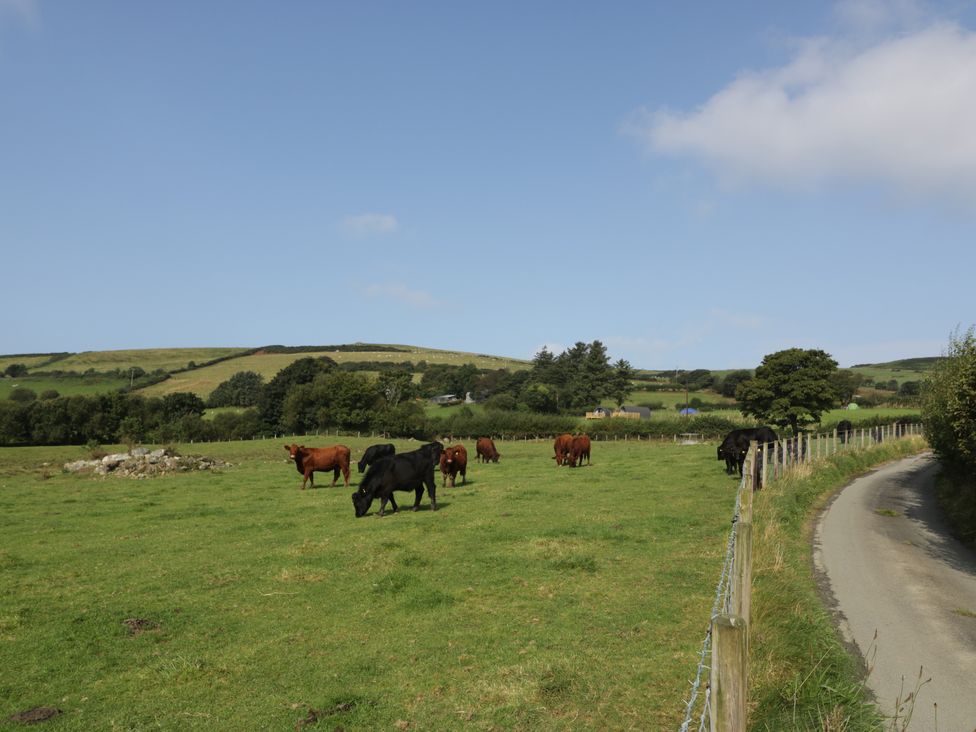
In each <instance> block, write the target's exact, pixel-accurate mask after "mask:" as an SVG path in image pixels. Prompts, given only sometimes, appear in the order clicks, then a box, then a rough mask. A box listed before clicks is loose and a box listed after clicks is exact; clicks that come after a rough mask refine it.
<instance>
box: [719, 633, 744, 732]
mask: <svg viewBox="0 0 976 732" xmlns="http://www.w3.org/2000/svg"><path fill="white" fill-rule="evenodd" d="M746 633H747V624H746V621H745V620H744V619H743V618H741V617H739V616H738V615H717V616H716V617H715V618H714V619H713V620H712V668H711V673H710V682H711V684H710V685H711V691H712V693H711V696H712V699H711V705H712V709H711V714H710V715H709V729H710V730H711V732H741V731H742V730H745V729H746V683H747V679H748V674H749V659H748V655H747V647H748V646H747V642H748V638H747V635H746Z"/></svg>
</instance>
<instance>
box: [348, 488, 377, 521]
mask: <svg viewBox="0 0 976 732" xmlns="http://www.w3.org/2000/svg"><path fill="white" fill-rule="evenodd" d="M352 505H353V508H355V509H356V518H362V517H363V516H365V515H366V514H367V513H368V512H369V507H370V506H372V505H373V497H372V496H371V495H369V494H368V493H364V492H363V491H356V492H355V493H353V494H352Z"/></svg>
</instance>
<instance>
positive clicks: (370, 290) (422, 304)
mask: <svg viewBox="0 0 976 732" xmlns="http://www.w3.org/2000/svg"><path fill="white" fill-rule="evenodd" d="M365 293H366V295H367V296H368V297H381V298H389V299H392V300H396V301H398V302H401V303H403V304H404V305H409V306H410V307H413V308H419V309H422V310H428V309H430V308H433V307H434V306H435V305H437V300H435V299H434V296H433V295H431V294H430V293H429V292H424V291H423V290H411V289H410V288H409V287H407V286H406V285H401V284H388V285H368V286H367V287H366V289H365Z"/></svg>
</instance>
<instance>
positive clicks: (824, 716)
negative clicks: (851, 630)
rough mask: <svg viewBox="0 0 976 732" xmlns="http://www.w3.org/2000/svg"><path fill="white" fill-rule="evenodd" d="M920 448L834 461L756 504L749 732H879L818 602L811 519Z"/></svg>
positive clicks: (855, 672)
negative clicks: (853, 483) (840, 494)
mask: <svg viewBox="0 0 976 732" xmlns="http://www.w3.org/2000/svg"><path fill="white" fill-rule="evenodd" d="M924 446H925V443H924V442H923V441H922V440H921V439H919V438H912V439H905V440H899V441H896V442H894V443H889V444H887V445H883V446H879V447H875V448H872V449H869V450H865V451H863V452H856V453H855V452H851V453H842V454H840V455H837V456H834V457H832V458H831V459H830V460H829V461H828V462H827V463H826V464H825V465H823V466H822V467H821V468H820V469H818V470H817V471H816V472H812V471H811V470H810V469H809V468H807V469H805V470H798V471H796V472H795V473H794V474H793V475H792V476H788V477H787V478H785V479H783V480H780V481H778V482H775V483H772V484H771V485H770V486H769V487H768V488H766V489H764V490H762V491H760V492H758V493H757V494H756V498H755V508H754V510H755V516H756V519H755V520H756V532H755V534H754V545H753V558H754V569H753V605H752V607H753V626H752V627H753V630H752V634H751V637H750V664H751V667H750V707H751V709H750V719H751V725H750V727H751V728H752V729H755V730H785V729H790V730H830V731H831V732H833V731H835V730H845V731H849V732H859V731H861V730H881V729H885V720H884V719H883V718H882V717H881V716H880V714H879V713H878V711H877V710H876V708H875V707H874V705H873V704H871V703H870V702H869V700H868V698H867V695H866V693H865V688H864V674H863V669H862V668H861V667H860V662H859V660H858V659H855V658H852V657H851V656H850V655H849V654H848V652H847V650H846V649H845V647H844V645H843V642H842V641H841V639H840V636H839V635H838V632H837V630H836V629H835V627H834V623H833V620H832V618H831V616H830V613H829V612H828V610H826V609H825V608H824V606H823V603H822V602H821V600H820V598H819V596H818V594H817V588H816V582H815V579H814V576H813V567H812V562H811V559H810V545H811V540H812V531H813V525H814V517H815V515H816V513H817V511H818V510H819V509H820V508H822V507H823V506H824V505H825V503H826V501H827V500H828V499H829V498H830V497H831V496H832V495H833V494H834V493H836V492H837V491H838V490H840V489H841V488H842V487H843V486H844V485H846V484H847V483H848V482H850V480H851V479H853V478H854V477H856V476H857V475H860V474H862V473H864V472H866V471H868V470H869V469H870V468H872V467H874V466H876V465H878V464H880V463H883V462H887V461H889V460H894V459H898V458H901V457H905V456H907V455H911V454H915V453H918V452H919V451H921V450H922V449H923V448H924Z"/></svg>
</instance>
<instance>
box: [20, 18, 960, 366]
mask: <svg viewBox="0 0 976 732" xmlns="http://www.w3.org/2000/svg"><path fill="white" fill-rule="evenodd" d="M974 224H976V6H974V4H973V3H971V2H947V3H921V2H912V1H911V0H896V1H892V2H882V1H881V0H851V1H849V2H840V3H834V4H827V3H825V4H814V3H802V4H801V3H781V2H768V3H766V2H755V3H717V2H715V3H681V4H679V3H646V2H633V3H627V2H617V3H578V2H564V1H562V2H532V3H523V2H518V3H516V2H511V3H509V2H492V3H474V2H416V3H400V2H363V1H357V2H290V3H268V2H247V1H243V2H242V1H240V0H235V1H233V2H231V1H227V2H218V1H212V2H203V3H190V2H170V3H131V2H97V1H92V2H85V3H71V2H46V1H45V0H0V256H2V262H3V267H2V271H3V273H4V275H3V286H2V288H0V353H26V352H48V351H63V350H69V351H82V350H104V349H116V348H142V347H169V346H173V347H177V346H184V347H191V346H258V345H267V344H285V345H301V344H325V343H340V342H353V341H369V342H381V343H407V344H415V345H424V346H432V347H438V348H447V349H457V350H466V351H475V352H481V353H492V354H499V355H506V356H515V357H525V358H527V357H531V356H532V354H533V353H535V352H536V351H537V350H538V349H539V348H540V347H541V346H542V345H543V344H547V345H549V346H550V347H551V348H554V349H556V350H559V349H561V348H562V347H566V346H569V345H572V344H573V343H574V342H576V341H587V342H589V341H592V340H594V339H600V340H602V341H603V342H604V343H605V344H606V345H607V346H608V350H609V351H610V354H611V356H612V357H614V358H621V357H622V358H627V359H629V360H630V361H631V362H632V363H633V364H634V365H635V366H638V367H643V368H679V367H680V368H713V369H719V368H740V367H752V366H755V365H756V364H757V363H758V362H759V361H760V360H761V359H762V357H763V356H764V355H765V354H767V353H770V352H773V351H776V350H779V349H782V348H788V347H792V346H799V347H805V348H823V349H824V350H826V351H828V352H830V353H831V354H833V355H834V356H835V358H837V359H838V361H840V363H841V365H842V366H847V365H851V364H853V363H861V362H873V361H881V360H890V359H895V358H903V357H912V356H924V355H937V354H938V353H939V352H940V351H941V350H942V348H943V347H944V346H945V344H946V342H947V340H948V336H949V334H950V332H952V331H953V330H954V329H955V328H956V327H957V326H960V325H961V326H962V327H964V328H965V327H968V325H970V324H971V323H973V322H974V321H976V308H974V305H976V295H974V290H973V284H972V283H973V280H974V273H976V239H974V236H973V235H974V233H976V226H974Z"/></svg>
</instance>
